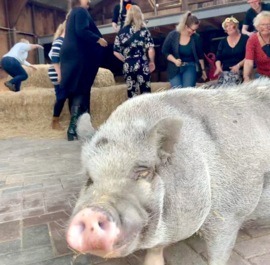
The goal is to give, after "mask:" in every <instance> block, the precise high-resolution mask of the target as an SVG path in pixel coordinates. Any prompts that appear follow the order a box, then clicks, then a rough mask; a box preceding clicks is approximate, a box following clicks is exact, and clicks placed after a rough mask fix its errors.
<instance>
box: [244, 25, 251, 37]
mask: <svg viewBox="0 0 270 265" xmlns="http://www.w3.org/2000/svg"><path fill="white" fill-rule="evenodd" d="M242 33H243V34H245V35H248V36H251V35H253V34H254V32H249V31H248V25H243V27H242Z"/></svg>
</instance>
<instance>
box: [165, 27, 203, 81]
mask: <svg viewBox="0 0 270 265" xmlns="http://www.w3.org/2000/svg"><path fill="white" fill-rule="evenodd" d="M179 41H180V33H179V32H178V31H176V30H174V31H171V32H170V33H169V34H168V36H167V38H166V39H165V41H164V43H163V46H162V53H163V54H164V56H165V57H166V58H167V57H168V56H169V55H170V54H171V55H173V56H174V58H175V59H181V60H182V58H181V57H180V54H179ZM190 44H191V48H192V52H193V56H194V58H195V53H196V54H197V58H198V59H199V60H203V59H204V56H203V44H202V40H201V37H200V35H198V34H193V35H192V36H191V38H190ZM193 61H194V60H193ZM178 71H179V67H177V66H176V65H175V64H174V63H173V62H171V61H168V67H167V74H168V77H169V79H172V78H174V77H175V76H176V75H177V73H178Z"/></svg>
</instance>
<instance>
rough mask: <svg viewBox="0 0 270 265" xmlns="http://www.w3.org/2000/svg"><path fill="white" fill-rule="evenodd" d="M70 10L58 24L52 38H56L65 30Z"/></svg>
mask: <svg viewBox="0 0 270 265" xmlns="http://www.w3.org/2000/svg"><path fill="white" fill-rule="evenodd" d="M70 12H71V11H69V12H68V13H67V15H66V19H65V21H64V22H63V23H62V24H60V25H59V26H58V28H57V30H56V32H55V33H54V40H56V39H58V38H59V37H60V36H61V35H62V34H63V33H64V32H65V30H66V27H67V20H68V18H69V15H70Z"/></svg>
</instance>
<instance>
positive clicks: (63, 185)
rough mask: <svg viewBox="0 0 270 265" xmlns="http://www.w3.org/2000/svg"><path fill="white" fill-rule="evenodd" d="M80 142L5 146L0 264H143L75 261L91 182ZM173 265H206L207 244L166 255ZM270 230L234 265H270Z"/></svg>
mask: <svg viewBox="0 0 270 265" xmlns="http://www.w3.org/2000/svg"><path fill="white" fill-rule="evenodd" d="M79 154H80V146H79V143H78V142H72V143H69V142H67V141H65V140H57V141H48V140H40V141H29V140H22V139H11V140H5V141H1V142H0V265H30V264H32V265H70V264H72V263H73V264H74V265H93V264H102V265H114V264H115V265H116V264H117V265H126V264H128V265H140V264H142V256H143V253H136V255H132V256H131V257H128V258H127V259H121V260H110V261H105V260H102V259H100V258H96V257H86V256H79V257H74V255H73V253H72V251H71V250H70V249H69V248H68V247H67V245H66V242H65V239H64V230H65V226H66V224H67V220H68V216H69V214H70V212H71V208H72V205H73V204H74V201H75V199H76V197H77V195H78V192H79V191H80V187H81V185H82V184H83V182H84V181H85V177H84V176H82V175H81V174H80V173H79V170H80V161H79V157H80V155H79ZM165 254H166V257H167V264H168V265H206V264H207V263H206V259H205V247H204V243H203V242H202V241H201V240H200V239H199V238H197V237H192V238H190V239H188V240H186V241H185V242H181V243H179V244H177V245H175V246H172V247H170V248H169V249H167V250H166V253H165ZM269 264H270V229H264V230H263V229H260V230H246V231H241V232H240V234H239V238H238V242H237V244H236V246H235V249H234V251H233V254H232V257H231V260H230V262H229V265H269Z"/></svg>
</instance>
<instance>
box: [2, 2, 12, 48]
mask: <svg viewBox="0 0 270 265" xmlns="http://www.w3.org/2000/svg"><path fill="white" fill-rule="evenodd" d="M4 5H5V13H6V23H7V28H8V34H7V37H8V49H9V50H10V49H11V48H12V46H13V45H14V43H13V41H12V36H11V30H10V19H9V13H8V5H7V0H5V2H4Z"/></svg>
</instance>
